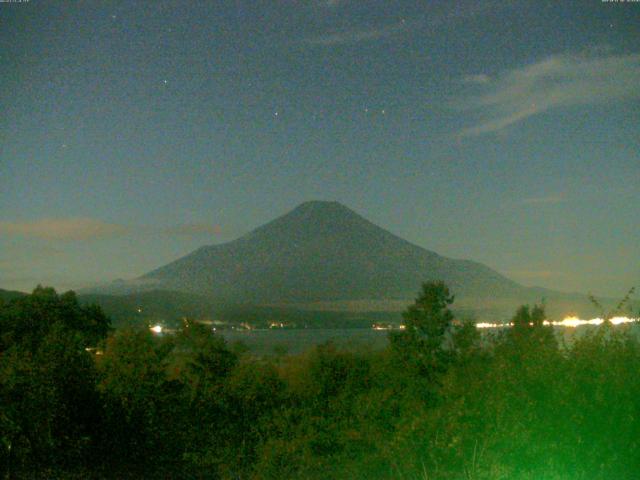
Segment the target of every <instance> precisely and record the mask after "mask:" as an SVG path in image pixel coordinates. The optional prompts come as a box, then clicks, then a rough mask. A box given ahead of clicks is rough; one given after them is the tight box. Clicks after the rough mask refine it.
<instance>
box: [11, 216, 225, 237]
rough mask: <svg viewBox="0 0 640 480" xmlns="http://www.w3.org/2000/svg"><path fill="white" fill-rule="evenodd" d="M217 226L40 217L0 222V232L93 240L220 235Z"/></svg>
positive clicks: (208, 224) (219, 229)
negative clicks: (157, 235) (136, 236)
mask: <svg viewBox="0 0 640 480" xmlns="http://www.w3.org/2000/svg"><path fill="white" fill-rule="evenodd" d="M221 233H222V229H221V228H220V226H219V225H215V224H210V223H186V224H181V225H173V226H169V227H152V226H135V227H134V226H130V225H120V224H115V223H107V222H103V221H101V220H96V219H93V218H43V219H40V220H34V221H31V222H0V234H1V235H11V236H22V237H29V238H38V239H44V240H67V241H69V240H95V239H100V238H107V237H115V236H122V235H135V234H143V235H144V234H164V235H170V236H195V235H204V234H209V235H219V234H221Z"/></svg>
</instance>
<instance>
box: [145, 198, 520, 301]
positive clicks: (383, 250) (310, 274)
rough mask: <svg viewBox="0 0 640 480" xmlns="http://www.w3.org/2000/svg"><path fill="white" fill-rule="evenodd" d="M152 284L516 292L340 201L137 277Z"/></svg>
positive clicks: (372, 294)
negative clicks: (434, 284)
mask: <svg viewBox="0 0 640 480" xmlns="http://www.w3.org/2000/svg"><path fill="white" fill-rule="evenodd" d="M139 280H142V282H140V283H142V284H148V285H150V286H151V285H153V288H162V289H168V290H179V291H186V292H194V293H200V294H207V295H212V296H213V297H215V298H217V299H218V300H220V301H224V302H230V303H269V304H276V303H304V302H320V301H345V300H394V299H395V300H405V299H412V298H413V297H414V296H415V292H416V291H417V290H418V288H419V286H420V284H421V282H423V281H426V280H444V281H445V282H446V283H447V284H448V285H449V286H450V288H451V289H452V290H453V291H454V292H455V293H456V294H457V295H461V296H463V297H469V296H471V297H480V298H482V297H487V296H490V295H493V296H506V297H512V296H520V294H522V291H523V289H524V287H521V286H520V285H518V284H517V283H515V282H513V281H511V280H509V279H507V278H505V277H504V276H502V275H500V274H499V273H497V272H495V271H494V270H491V269H490V268H488V267H486V266H484V265H482V264H479V263H476V262H472V261H468V260H454V259H450V258H446V257H443V256H440V255H438V254H437V253H435V252H432V251H429V250H426V249H424V248H421V247H418V246H417V245H413V244H411V243H409V242H407V241H406V240H403V239H401V238H399V237H397V236H396V235H393V234H392V233H390V232H388V231H386V230H384V229H382V228H380V227H378V226H376V225H374V224H373V223H371V222H369V221H368V220H366V219H364V218H363V217H361V216H360V215H358V214H357V213H355V212H353V211H352V210H350V209H349V208H347V207H345V206H343V205H341V204H339V203H337V202H318V201H314V202H306V203H303V204H301V205H299V206H298V207H297V208H295V209H294V210H292V211H291V212H289V213H287V214H286V215H284V216H282V217H279V218H277V219H275V220H273V221H271V222H269V223H267V224H266V225H263V226H261V227H259V228H257V229H255V230H253V231H252V232H250V233H248V234H246V235H244V236H243V237H240V238H238V239H237V240H234V241H231V242H228V243H224V244H221V245H211V246H205V247H202V248H200V249H198V250H196V251H194V252H193V253H191V254H189V255H187V256H185V257H183V258H180V259H178V260H176V261H175V262H172V263H170V264H168V265H166V266H163V267H160V268H158V269H156V270H154V271H152V272H149V273H148V274H146V275H144V276H143V277H141V279H139Z"/></svg>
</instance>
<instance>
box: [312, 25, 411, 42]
mask: <svg viewBox="0 0 640 480" xmlns="http://www.w3.org/2000/svg"><path fill="white" fill-rule="evenodd" d="M410 24H412V22H406V21H400V22H398V23H394V24H392V25H387V26H384V27H379V28H369V29H364V30H348V31H343V32H333V33H328V34H326V35H320V36H317V37H312V38H306V39H304V40H303V42H304V43H307V44H309V45H324V46H330V45H342V44H352V43H360V42H364V41H368V40H377V39H380V38H385V37H390V36H392V35H394V34H397V33H400V32H402V31H405V30H408V29H409V25H410Z"/></svg>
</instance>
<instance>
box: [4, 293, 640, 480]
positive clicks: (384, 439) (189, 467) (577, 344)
mask: <svg viewBox="0 0 640 480" xmlns="http://www.w3.org/2000/svg"><path fill="white" fill-rule="evenodd" d="M452 302H453V297H452V296H451V295H450V293H449V291H448V289H447V287H446V286H445V285H444V284H442V283H437V282H436V283H428V284H425V285H423V287H422V290H421V292H420V295H419V297H418V298H417V299H416V302H415V303H414V304H413V305H411V306H410V307H409V308H408V309H407V310H406V312H405V313H404V325H405V329H404V330H403V331H397V332H394V333H393V334H392V335H390V339H389V340H390V341H389V346H388V347H387V348H386V349H384V350H376V351H366V350H357V351H345V350H339V349H337V348H336V347H335V346H333V345H332V344H330V343H329V344H325V345H322V346H319V347H317V348H314V349H312V350H310V351H308V352H306V353H305V354H302V355H295V356H293V355H290V356H287V355H273V356H271V357H268V358H265V357H256V356H253V355H251V354H250V353H248V352H246V351H243V350H242V349H241V348H236V347H233V346H229V345H227V344H226V342H225V341H224V339H223V338H221V337H219V336H216V335H213V334H212V333H211V332H210V331H209V330H208V329H207V328H205V327H203V326H202V325H199V324H187V325H185V326H184V327H183V328H182V330H181V331H180V332H179V333H178V334H176V335H173V336H166V337H162V338H158V337H154V336H152V335H151V334H150V333H149V331H148V330H147V329H146V328H145V329H139V330H132V329H129V330H118V331H115V332H114V331H112V330H111V329H110V325H109V320H108V319H107V318H106V317H105V316H104V315H103V314H102V312H101V311H100V310H99V309H97V308H94V307H82V306H80V305H79V304H78V302H77V299H76V297H75V295H74V294H73V293H66V294H62V295H58V294H56V292H55V291H54V290H53V289H48V288H38V289H36V290H35V291H34V292H33V294H31V295H28V296H25V297H21V298H16V299H13V300H11V301H9V302H6V303H4V304H0V473H1V474H2V477H3V478H29V479H39V478H43V479H44V478H60V479H67V478H69V479H75V478H78V479H80V478H114V479H116V478H117V479H126V478H154V479H155V478H175V479H191V478H193V479H217V478H221V479H283V478H301V479H330V478H345V479H352V478H355V479H359V478H362V479H391V478H402V479H422V480H426V479H492V480H493V479H539V478H546V479H566V478H589V479H612V478H615V479H627V478H629V479H630V478H637V473H638V472H640V440H639V439H640V375H638V372H639V371H640V344H639V342H638V340H637V339H636V337H635V336H634V335H632V334H631V332H630V331H629V327H625V326H619V327H612V326H611V325H609V324H608V323H605V324H603V326H601V327H599V328H597V329H592V330H590V331H588V332H587V333H585V334H584V335H581V336H579V337H578V338H577V339H576V340H575V341H574V342H572V343H571V345H569V346H564V345H559V343H558V341H557V339H556V336H555V335H554V333H553V331H552V330H551V329H550V328H549V327H545V326H544V325H543V323H542V320H543V319H544V310H543V309H542V308H541V307H539V306H534V307H533V308H529V307H522V308H520V309H519V310H518V311H517V312H516V314H515V316H514V318H513V323H514V327H513V328H511V329H505V330H503V331H500V332H498V333H496V334H494V335H492V336H490V337H487V336H484V337H482V338H481V337H480V335H479V333H478V330H477V329H476V328H475V326H474V325H473V324H471V323H468V322H463V323H458V322H456V321H455V319H454V318H453V315H452V314H451V311H450V310H449V307H450V305H451V304H452Z"/></svg>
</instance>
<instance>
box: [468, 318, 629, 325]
mask: <svg viewBox="0 0 640 480" xmlns="http://www.w3.org/2000/svg"><path fill="white" fill-rule="evenodd" d="M638 320H639V319H637V318H629V317H613V318H610V319H609V322H611V324H612V325H621V324H623V323H634V322H637V321H638ZM603 323H604V319H602V318H592V319H591V320H581V319H580V318H578V317H566V318H565V319H564V320H560V321H559V322H551V321H549V320H545V321H544V322H543V324H544V325H547V326H549V325H550V326H554V327H571V328H575V327H580V326H582V325H596V326H597V325H602V324H603ZM476 327H477V328H504V327H513V323H486V322H481V323H477V324H476Z"/></svg>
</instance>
